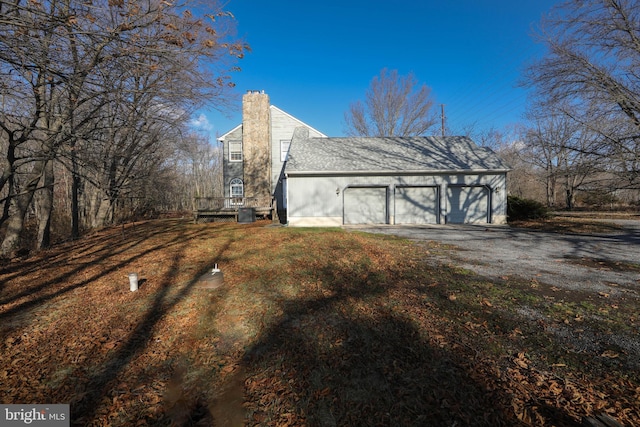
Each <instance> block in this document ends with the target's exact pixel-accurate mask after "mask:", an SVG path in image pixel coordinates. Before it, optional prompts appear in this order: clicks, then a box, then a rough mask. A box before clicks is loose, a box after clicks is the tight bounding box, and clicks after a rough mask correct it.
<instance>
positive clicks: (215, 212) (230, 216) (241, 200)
mask: <svg viewBox="0 0 640 427" xmlns="http://www.w3.org/2000/svg"><path fill="white" fill-rule="evenodd" d="M194 206H195V209H194V211H193V219H194V221H195V222H196V223H198V222H201V221H238V212H239V211H240V209H242V208H252V209H254V211H255V214H256V216H257V217H264V218H273V217H274V207H273V206H274V204H273V200H272V198H268V199H267V198H259V197H196V198H195V203H194Z"/></svg>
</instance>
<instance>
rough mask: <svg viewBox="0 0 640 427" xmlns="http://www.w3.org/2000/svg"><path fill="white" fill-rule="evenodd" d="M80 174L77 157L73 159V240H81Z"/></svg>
mask: <svg viewBox="0 0 640 427" xmlns="http://www.w3.org/2000/svg"><path fill="white" fill-rule="evenodd" d="M79 193H80V174H79V172H78V160H77V159H76V157H75V154H74V156H73V158H72V159H71V238H72V239H73V240H76V239H78V238H80V206H79Z"/></svg>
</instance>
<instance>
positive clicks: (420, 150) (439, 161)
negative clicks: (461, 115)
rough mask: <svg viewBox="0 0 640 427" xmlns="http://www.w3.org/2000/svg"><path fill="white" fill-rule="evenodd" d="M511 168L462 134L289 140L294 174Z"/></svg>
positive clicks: (290, 167)
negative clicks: (290, 141)
mask: <svg viewBox="0 0 640 427" xmlns="http://www.w3.org/2000/svg"><path fill="white" fill-rule="evenodd" d="M507 170H509V167H508V166H507V165H506V164H505V163H504V162H503V161H502V160H501V159H500V158H499V157H498V156H497V155H496V154H495V153H494V152H493V151H492V150H491V149H489V148H487V147H480V146H478V145H476V144H475V143H474V142H473V141H472V140H471V139H470V138H467V137H463V136H448V137H435V136H432V137H385V138H380V137H376V138H370V137H346V138H308V139H305V140H298V141H294V142H293V143H292V144H291V148H290V151H289V160H288V162H287V165H286V169H285V171H286V172H287V173H290V174H296V173H313V172H316V173H331V172H333V173H340V172H347V173H353V172H362V173H376V172H378V173H381V172H382V173H394V172H396V173H397V172H444V171H456V172H472V171H477V172H480V171H496V172H498V171H500V172H506V171H507Z"/></svg>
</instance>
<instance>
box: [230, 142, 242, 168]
mask: <svg viewBox="0 0 640 427" xmlns="http://www.w3.org/2000/svg"><path fill="white" fill-rule="evenodd" d="M231 144H240V151H239V153H240V158H239V159H232V158H231V153H236V154H237V153H238V151H233V152H232V151H231ZM228 145H229V163H241V162H242V161H243V160H244V153H243V151H244V147H243V146H244V143H243V141H242V140H241V139H234V140H233V141H229V144H228Z"/></svg>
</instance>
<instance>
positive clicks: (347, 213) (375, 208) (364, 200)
mask: <svg viewBox="0 0 640 427" xmlns="http://www.w3.org/2000/svg"><path fill="white" fill-rule="evenodd" d="M386 222H387V189H386V187H362V188H361V187H352V188H347V189H345V190H344V223H345V224H386Z"/></svg>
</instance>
